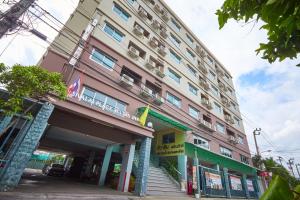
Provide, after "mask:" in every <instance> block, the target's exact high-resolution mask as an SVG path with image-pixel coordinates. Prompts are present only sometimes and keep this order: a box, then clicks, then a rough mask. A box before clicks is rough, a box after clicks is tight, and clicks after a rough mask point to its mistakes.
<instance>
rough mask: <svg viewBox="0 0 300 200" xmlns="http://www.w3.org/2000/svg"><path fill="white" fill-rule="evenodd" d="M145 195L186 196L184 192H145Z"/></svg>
mask: <svg viewBox="0 0 300 200" xmlns="http://www.w3.org/2000/svg"><path fill="white" fill-rule="evenodd" d="M147 195H157V196H186V193H185V192H181V191H154V190H147Z"/></svg>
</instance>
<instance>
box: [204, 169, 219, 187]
mask: <svg viewBox="0 0 300 200" xmlns="http://www.w3.org/2000/svg"><path fill="white" fill-rule="evenodd" d="M205 181H206V187H209V188H212V189H216V190H222V189H223V186H222V179H221V176H220V174H214V173H210V172H205Z"/></svg>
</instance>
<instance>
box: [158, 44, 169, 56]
mask: <svg viewBox="0 0 300 200" xmlns="http://www.w3.org/2000/svg"><path fill="white" fill-rule="evenodd" d="M158 53H159V54H160V55H162V56H166V55H167V51H166V47H164V46H160V47H159V49H158Z"/></svg>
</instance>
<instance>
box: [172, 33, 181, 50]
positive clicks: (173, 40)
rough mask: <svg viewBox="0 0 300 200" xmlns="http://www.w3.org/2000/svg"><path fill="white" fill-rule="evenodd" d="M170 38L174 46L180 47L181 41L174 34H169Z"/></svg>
mask: <svg viewBox="0 0 300 200" xmlns="http://www.w3.org/2000/svg"><path fill="white" fill-rule="evenodd" d="M170 40H171V42H172V43H173V44H175V46H176V47H180V45H181V41H180V39H178V38H177V37H176V36H175V35H173V34H172V33H171V34H170Z"/></svg>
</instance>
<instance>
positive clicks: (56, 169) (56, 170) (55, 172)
mask: <svg viewBox="0 0 300 200" xmlns="http://www.w3.org/2000/svg"><path fill="white" fill-rule="evenodd" d="M43 174H45V175H47V176H63V175H64V174H65V168H64V166H63V165H61V164H54V163H52V164H51V165H47V166H45V167H44V168H43Z"/></svg>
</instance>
